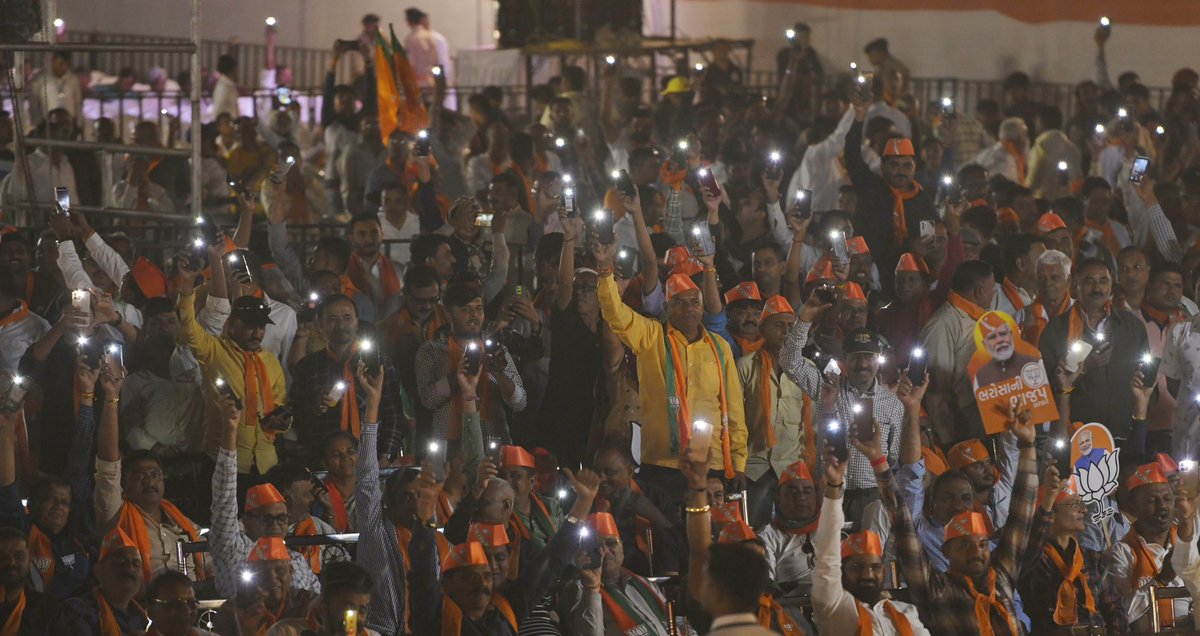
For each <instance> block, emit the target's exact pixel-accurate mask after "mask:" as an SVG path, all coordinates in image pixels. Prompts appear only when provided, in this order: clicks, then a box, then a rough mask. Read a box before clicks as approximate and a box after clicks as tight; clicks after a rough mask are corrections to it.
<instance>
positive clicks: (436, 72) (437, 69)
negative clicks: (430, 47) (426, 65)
mask: <svg viewBox="0 0 1200 636" xmlns="http://www.w3.org/2000/svg"><path fill="white" fill-rule="evenodd" d="M429 72H430V73H432V74H433V76H434V77H441V76H442V66H441V65H440V64H439V65H436V66H434V67H433V68H431V69H429Z"/></svg>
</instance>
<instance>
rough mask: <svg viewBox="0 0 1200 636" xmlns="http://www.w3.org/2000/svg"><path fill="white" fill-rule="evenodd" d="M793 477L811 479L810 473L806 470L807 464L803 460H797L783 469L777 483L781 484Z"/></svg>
mask: <svg viewBox="0 0 1200 636" xmlns="http://www.w3.org/2000/svg"><path fill="white" fill-rule="evenodd" d="M793 479H805V480H808V481H812V480H813V477H812V473H811V472H809V470H808V464H806V463H804V461H798V462H796V463H794V464H792V465H791V466H788V467H787V468H785V469H783V474H782V475H780V476H779V485H780V486H782V485H784V484H786V483H788V482H789V481H792V480H793Z"/></svg>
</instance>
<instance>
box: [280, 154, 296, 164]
mask: <svg viewBox="0 0 1200 636" xmlns="http://www.w3.org/2000/svg"><path fill="white" fill-rule="evenodd" d="M283 162H284V163H286V164H287V165H288V166H291V165H293V164H295V163H296V158H295V157H293V156H291V155H288V156H287V158H286V159H284V160H283Z"/></svg>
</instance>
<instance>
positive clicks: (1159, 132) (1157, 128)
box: [1154, 126, 1167, 135]
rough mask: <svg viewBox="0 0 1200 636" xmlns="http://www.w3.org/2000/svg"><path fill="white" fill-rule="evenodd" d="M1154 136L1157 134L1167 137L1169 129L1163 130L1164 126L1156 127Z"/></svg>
mask: <svg viewBox="0 0 1200 636" xmlns="http://www.w3.org/2000/svg"><path fill="white" fill-rule="evenodd" d="M1154 134H1156V135H1165V134H1167V129H1166V128H1163V127H1162V126H1155V127H1154Z"/></svg>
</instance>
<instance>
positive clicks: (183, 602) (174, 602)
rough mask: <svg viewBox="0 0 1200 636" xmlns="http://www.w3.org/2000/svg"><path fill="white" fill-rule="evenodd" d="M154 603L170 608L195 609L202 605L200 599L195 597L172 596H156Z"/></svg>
mask: <svg viewBox="0 0 1200 636" xmlns="http://www.w3.org/2000/svg"><path fill="white" fill-rule="evenodd" d="M154 604H155V605H158V606H159V607H161V608H163V609H169V610H181V609H188V610H195V609H196V608H198V607H200V601H197V600H196V599H194V598H171V599H165V600H164V599H161V598H156V599H154Z"/></svg>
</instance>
